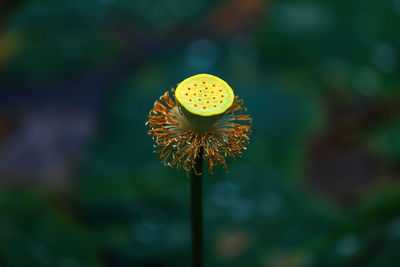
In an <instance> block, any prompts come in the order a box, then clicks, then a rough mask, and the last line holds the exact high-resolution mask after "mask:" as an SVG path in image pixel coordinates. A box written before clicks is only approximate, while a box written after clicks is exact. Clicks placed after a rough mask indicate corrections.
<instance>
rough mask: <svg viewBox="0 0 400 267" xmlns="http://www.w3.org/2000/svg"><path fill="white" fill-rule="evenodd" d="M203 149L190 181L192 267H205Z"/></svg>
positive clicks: (198, 156)
mask: <svg viewBox="0 0 400 267" xmlns="http://www.w3.org/2000/svg"><path fill="white" fill-rule="evenodd" d="M203 153H204V152H203V147H201V148H200V152H199V154H198V155H197V158H196V164H195V169H193V170H192V177H191V179H190V219H191V226H192V266H193V267H203V201H202V187H203V181H202V180H203V175H202V171H203Z"/></svg>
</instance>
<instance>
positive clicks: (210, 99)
mask: <svg viewBox="0 0 400 267" xmlns="http://www.w3.org/2000/svg"><path fill="white" fill-rule="evenodd" d="M172 92H173V93H174V94H175V101H174V100H173V99H172V98H171V96H170V93H169V92H168V91H167V92H166V93H165V94H164V95H163V96H161V97H160V100H159V101H156V102H155V103H154V108H153V109H152V110H150V113H149V120H148V122H147V123H146V125H149V126H150V130H149V131H148V133H149V134H150V135H152V136H153V139H154V141H155V142H156V148H157V150H156V151H155V152H156V153H159V154H160V158H161V160H162V161H163V162H164V163H165V164H166V165H168V166H171V167H177V168H180V167H183V168H184V169H185V170H186V171H187V172H189V171H190V170H191V169H192V168H194V165H195V159H196V157H197V155H198V154H199V153H200V150H201V148H203V150H204V153H203V158H204V159H205V160H206V161H207V162H208V165H209V173H210V174H212V172H213V168H214V166H215V165H218V164H221V165H223V166H224V167H225V169H227V168H228V165H227V163H226V157H231V158H233V159H236V158H237V157H238V156H240V155H241V153H242V150H244V149H246V144H247V143H248V140H249V137H248V135H249V134H250V133H251V130H250V128H251V122H252V120H251V118H250V116H249V115H247V114H243V113H244V112H246V111H247V109H246V108H244V107H243V100H238V97H237V96H235V95H234V93H233V90H232V89H231V87H230V86H229V85H228V84H227V83H226V82H225V81H223V80H222V79H220V78H218V77H215V76H212V75H209V74H199V75H195V76H192V77H190V78H188V79H186V80H184V81H183V82H182V83H180V84H179V85H178V87H177V88H176V91H175V90H174V89H172Z"/></svg>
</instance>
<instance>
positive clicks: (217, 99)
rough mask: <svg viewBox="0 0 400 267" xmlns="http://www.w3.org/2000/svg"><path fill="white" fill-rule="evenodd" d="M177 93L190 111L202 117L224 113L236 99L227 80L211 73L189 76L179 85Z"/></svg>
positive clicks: (177, 96)
mask: <svg viewBox="0 0 400 267" xmlns="http://www.w3.org/2000/svg"><path fill="white" fill-rule="evenodd" d="M175 95H176V99H177V100H178V102H179V103H180V104H181V105H182V106H183V107H184V108H185V109H186V110H187V111H188V112H190V113H192V114H195V115H198V116H202V117H210V116H216V115H220V114H223V113H224V112H225V111H227V110H228V109H229V107H230V106H231V105H232V103H233V101H234V99H235V96H234V94H233V91H232V88H231V87H230V86H229V85H228V84H227V83H226V82H225V81H223V80H222V79H220V78H218V77H216V76H213V75H209V74H198V75H195V76H192V77H190V78H187V79H186V80H184V81H183V82H181V83H180V84H179V85H178V87H177V88H176V92H175Z"/></svg>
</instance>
